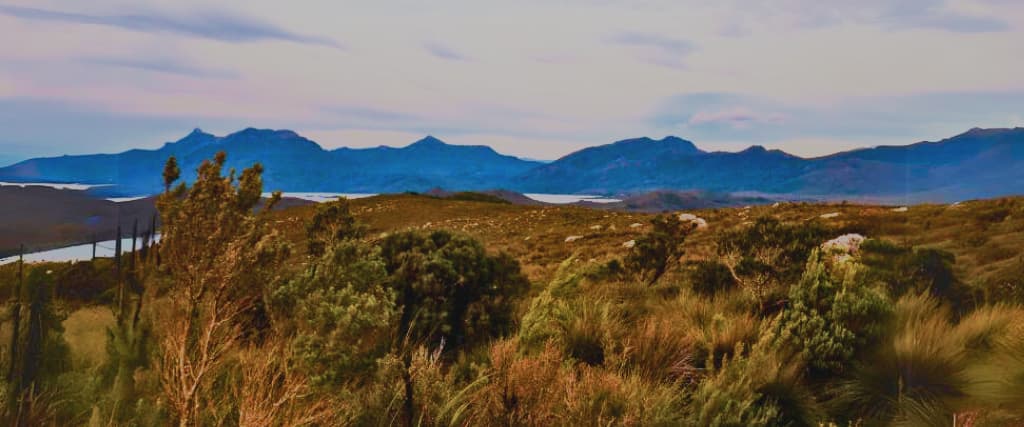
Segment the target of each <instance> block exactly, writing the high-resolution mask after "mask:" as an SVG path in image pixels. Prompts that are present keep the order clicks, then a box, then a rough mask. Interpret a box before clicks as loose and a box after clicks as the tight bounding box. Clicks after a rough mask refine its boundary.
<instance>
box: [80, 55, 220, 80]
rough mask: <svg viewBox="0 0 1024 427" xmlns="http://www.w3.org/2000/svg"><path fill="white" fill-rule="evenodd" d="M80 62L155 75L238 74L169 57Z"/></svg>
mask: <svg viewBox="0 0 1024 427" xmlns="http://www.w3.org/2000/svg"><path fill="white" fill-rule="evenodd" d="M79 62H82V63H86V64H93V65H100V66H105V67H117V68H127V69H133V70H141V71H149V72H155V73H164V74H174V75H179V76H186V77H198V78H215V79H235V78H238V76H239V75H238V73H237V72H234V71H228V70H219V69H213V68H206V67H203V66H198V65H193V64H189V63H188V62H186V61H184V60H181V59H175V58H167V57H152V58H145V57H115V56H98V57H84V58H80V59H79Z"/></svg>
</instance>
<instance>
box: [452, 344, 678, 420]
mask: <svg viewBox="0 0 1024 427" xmlns="http://www.w3.org/2000/svg"><path fill="white" fill-rule="evenodd" d="M517 347H518V343H516V342H515V341H514V340H506V341H501V342H498V343H496V344H494V345H493V346H492V347H491V363H492V365H491V368H490V369H489V370H488V371H487V373H486V378H487V382H486V384H484V385H483V386H482V387H481V388H480V389H479V390H477V391H476V392H475V393H474V401H473V405H471V406H469V411H470V412H471V415H470V416H469V418H468V422H469V425H481V426H499V425H500V426H505V425H523V426H546V425H677V424H678V421H679V414H680V413H681V409H682V394H681V390H680V389H679V388H677V387H673V386H668V385H655V384H650V383H648V382H646V381H644V380H643V379H642V378H640V377H639V376H635V375H627V376H622V375H620V374H618V373H616V372H615V371H611V370H607V369H603V368H600V367H592V366H587V365H584V364H578V365H572V364H569V363H567V362H565V357H564V356H563V355H562V354H561V352H560V351H559V350H558V347H557V346H556V345H554V343H548V344H547V345H546V346H545V347H544V349H543V350H541V351H540V352H539V353H537V354H533V355H528V354H521V353H519V352H518V351H517Z"/></svg>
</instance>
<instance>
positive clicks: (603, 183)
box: [0, 127, 1024, 201]
mask: <svg viewBox="0 0 1024 427" xmlns="http://www.w3.org/2000/svg"><path fill="white" fill-rule="evenodd" d="M217 151H227V152H228V164H227V165H226V166H227V167H233V168H236V169H239V170H240V169H242V168H244V167H247V166H249V165H251V164H252V163H254V162H261V163H262V164H263V165H264V168H265V170H266V171H267V172H266V173H265V175H264V181H265V187H266V188H267V189H268V190H275V189H280V190H285V191H289V190H290V191H337V192H373V193H378V192H402V191H428V190H429V189H431V188H435V187H443V188H452V189H457V190H481V189H493V188H508V189H511V190H514V191H520V192H531V193H577V194H582V193H598V194H627V193H641V192H647V191H658V190H682V191H689V190H700V191H712V192H725V193H729V192H747V193H764V194H792V195H800V196H819V197H822V198H844V197H857V196H886V197H889V196H900V195H904V196H907V199H908V200H909V199H915V200H918V199H919V200H922V201H950V200H954V199H956V200H959V199H963V198H972V197H990V196H998V195H1005V194H1017V193H1021V192H1024V128H1019V127H1017V128H991V129H981V128H972V129H970V130H968V131H966V132H963V133H960V134H957V135H954V136H952V137H949V138H945V139H942V140H939V141H921V142H917V143H913V144H909V145H888V146H878V147H870V148H862V149H855V150H849V151H843V152H837V153H834V154H830V155H826V156H818V157H809V158H805V157H800V156H796V155H793V154H790V153H787V152H785V151H782V150H778V149H768V148H766V147H763V146H760V145H752V146H750V147H747V148H746V149H744V150H741V151H737V152H727V151H705V150H702V149H700V148H699V147H698V146H697V145H696V144H694V143H693V142H691V141H689V140H686V139H683V138H680V137H677V136H666V137H663V138H662V139H653V138H650V137H639V138H630V139H623V140H619V141H615V142H612V143H609V144H604V145H597V146H592V147H586V148H583V149H580V150H577V151H574V152H572V153H570V154H567V155H565V156H562V157H561V158H559V159H556V160H554V161H551V162H540V161H531V160H525V159H521V158H518V157H515V156H510V155H505V154H501V153H498V152H497V151H495V150H494V149H493V148H492V147H490V146H487V145H453V144H448V143H446V142H444V141H442V140H441V139H439V138H436V137H434V136H432V135H426V136H425V137H423V138H421V139H419V140H417V141H414V142H412V143H410V144H408V145H406V146H402V147H390V146H378V147H368V148H351V147H339V148H335V149H330V150H328V149H324V148H323V147H322V146H320V145H319V144H317V143H316V142H315V141H313V140H310V139H307V138H305V137H303V136H301V135H299V134H298V133H296V132H294V131H291V130H284V129H282V130H274V129H258V128H253V127H249V128H245V129H242V130H239V131H237V132H233V133H230V134H227V135H224V136H216V135H213V134H210V133H207V132H205V131H203V130H202V129H200V128H196V129H193V130H192V131H191V132H190V133H189V134H187V135H185V136H184V137H182V138H181V139H179V140H177V141H172V142H167V143H165V144H164V145H163V146H161V147H160V148H157V149H150V150H147V149H132V150H127V151H124V152H121V153H115V154H90V155H79V156H60V157H44V158H35V159H29V160H25V161H22V162H18V163H15V164H13V165H10V166H7V167H4V168H0V180H6V181H22V182H25V181H33V180H40V181H50V182H81V183H89V184H112V185H113V187H108V188H106V189H105V190H102V191H105V192H106V193H108V194H115V195H138V194H151V193H153V192H156V191H159V189H160V188H161V183H160V182H159V179H160V178H159V171H160V170H162V166H163V162H165V161H166V158H167V157H169V156H171V155H174V156H176V157H177V158H178V161H179V163H180V164H181V165H182V167H181V168H182V171H183V178H184V179H185V180H186V181H189V180H191V179H192V178H194V169H195V167H196V166H198V164H199V162H201V161H202V160H204V159H206V158H210V157H212V156H213V154H215V153H216V152H217ZM132 193H134V194H132Z"/></svg>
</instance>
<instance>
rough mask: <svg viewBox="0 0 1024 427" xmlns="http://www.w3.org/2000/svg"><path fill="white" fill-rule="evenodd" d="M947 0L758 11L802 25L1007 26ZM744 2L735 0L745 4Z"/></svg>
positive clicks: (813, 3)
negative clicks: (957, 7) (962, 8)
mask: <svg viewBox="0 0 1024 427" xmlns="http://www.w3.org/2000/svg"><path fill="white" fill-rule="evenodd" d="M951 3H952V2H950V1H948V0H899V1H892V0H861V1H848V0H774V1H772V2H769V3H768V4H766V5H764V6H765V7H762V8H757V9H756V10H755V11H754V13H757V14H780V13H781V14H788V15H790V16H791V18H792V20H793V21H796V23H797V24H798V25H800V26H804V27H823V26H834V25H840V24H847V23H853V24H862V25H874V26H879V27H882V28H887V29H895V30H900V29H933V30H942V31H949V32H955V33H978V32H999V31H1006V30H1009V29H1010V26H1009V24H1008V23H1007V22H1006V21H1005V20H1003V19H1000V18H998V17H994V16H979V15H975V14H971V13H966V12H963V11H960V10H957V9H956V8H954V7H953V5H952V4H951ZM747 4H748V3H747V2H740V3H736V6H735V7H737V8H739V9H740V10H743V9H745V8H748V7H747V6H746V5H747Z"/></svg>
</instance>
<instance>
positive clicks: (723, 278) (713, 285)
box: [690, 260, 738, 297]
mask: <svg viewBox="0 0 1024 427" xmlns="http://www.w3.org/2000/svg"><path fill="white" fill-rule="evenodd" d="M690 283H691V286H692V287H693V290H694V292H697V293H698V294H700V295H704V296H708V297H711V296H714V295H716V294H718V293H724V292H729V291H731V290H733V289H735V288H736V287H737V286H738V283H736V278H734V277H733V276H732V272H731V271H729V267H727V266H726V265H725V264H722V263H721V262H718V261H715V260H702V261H697V262H695V263H693V265H692V267H691V269H690Z"/></svg>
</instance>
